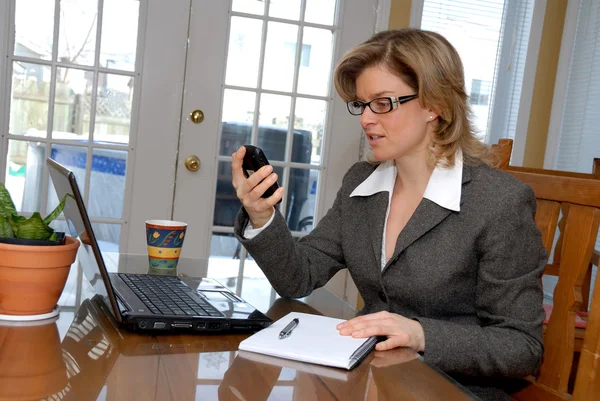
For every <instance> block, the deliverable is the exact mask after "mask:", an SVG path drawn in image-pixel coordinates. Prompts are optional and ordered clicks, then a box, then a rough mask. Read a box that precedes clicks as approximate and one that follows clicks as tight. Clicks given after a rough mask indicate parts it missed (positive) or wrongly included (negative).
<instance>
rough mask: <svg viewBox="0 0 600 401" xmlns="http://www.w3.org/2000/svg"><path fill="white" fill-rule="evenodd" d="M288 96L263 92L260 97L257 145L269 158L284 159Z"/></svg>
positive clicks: (290, 99)
mask: <svg viewBox="0 0 600 401" xmlns="http://www.w3.org/2000/svg"><path fill="white" fill-rule="evenodd" d="M291 101H292V98H291V97H290V96H281V95H270V94H263V95H262V96H261V99H260V113H259V116H260V118H259V120H258V123H259V126H260V127H259V130H258V146H259V147H260V148H261V149H262V150H263V151H264V152H265V155H266V156H267V158H268V159H269V160H282V161H283V160H284V159H285V144H286V140H287V132H288V126H289V121H290V117H289V116H290V106H291Z"/></svg>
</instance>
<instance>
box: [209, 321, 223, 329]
mask: <svg viewBox="0 0 600 401" xmlns="http://www.w3.org/2000/svg"><path fill="white" fill-rule="evenodd" d="M208 328H209V329H213V330H215V329H219V328H221V323H219V322H211V323H209V324H208Z"/></svg>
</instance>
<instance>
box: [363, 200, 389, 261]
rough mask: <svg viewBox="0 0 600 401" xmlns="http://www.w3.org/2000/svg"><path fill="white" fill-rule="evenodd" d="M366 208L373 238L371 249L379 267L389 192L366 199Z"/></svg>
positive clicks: (367, 222)
mask: <svg viewBox="0 0 600 401" xmlns="http://www.w3.org/2000/svg"><path fill="white" fill-rule="evenodd" d="M365 201H366V202H365V208H366V214H367V219H366V220H365V222H366V224H367V225H368V227H369V228H368V232H369V236H370V237H371V247H372V249H373V254H374V256H375V260H376V261H377V266H378V267H379V266H381V244H382V243H383V227H384V225H385V215H386V212H387V208H388V202H389V194H388V192H379V193H376V194H375V195H371V196H369V197H365Z"/></svg>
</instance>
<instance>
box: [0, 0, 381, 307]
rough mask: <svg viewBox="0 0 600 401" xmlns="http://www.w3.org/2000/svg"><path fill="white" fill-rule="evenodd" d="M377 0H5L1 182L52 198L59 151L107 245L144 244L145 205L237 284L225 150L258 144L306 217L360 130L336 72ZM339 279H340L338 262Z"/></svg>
mask: <svg viewBox="0 0 600 401" xmlns="http://www.w3.org/2000/svg"><path fill="white" fill-rule="evenodd" d="M379 3H380V1H378V0H368V1H360V2H355V1H349V0H270V1H264V0H229V1H225V0H188V1H177V2H164V1H160V0H128V1H123V0H91V1H90V0H85V1H84V0H55V1H48V0H6V1H2V2H0V20H1V22H2V23H0V51H1V53H2V57H0V75H1V79H0V89H1V90H0V93H1V94H2V95H1V96H0V128H1V129H0V131H1V132H0V134H1V135H2V140H1V141H0V170H3V172H4V174H3V182H5V183H6V184H7V186H9V189H10V190H11V193H12V194H13V197H14V198H15V202H16V203H17V208H18V209H19V210H20V211H21V212H22V213H24V214H28V213H31V212H33V211H35V210H38V209H41V210H42V211H44V210H46V211H47V210H50V209H51V208H52V207H53V206H54V205H55V204H56V202H57V199H56V196H55V195H54V191H53V189H52V185H51V182H50V180H49V178H48V175H47V172H46V170H45V167H44V159H45V157H48V156H53V157H55V158H57V159H59V161H61V162H63V163H64V164H66V165H67V166H69V167H70V168H71V169H73V170H74V171H75V172H76V176H77V179H78V181H79V184H80V187H81V188H82V190H83V193H84V198H85V202H86V206H87V208H88V212H89V214H90V216H91V219H92V223H93V227H94V230H95V231H96V234H97V237H98V238H99V240H100V241H101V247H102V248H103V250H104V251H120V252H129V253H142V254H143V253H145V252H146V245H145V236H144V221H145V220H147V219H170V218H173V219H177V220H182V221H186V222H187V223H188V224H189V227H188V236H187V237H186V241H185V243H184V247H183V256H187V257H207V256H212V257H213V258H214V259H215V260H219V261H220V262H221V263H219V266H221V267H220V268H219V269H220V270H216V268H212V269H211V271H209V274H211V275H213V274H214V275H216V276H220V275H225V276H227V277H231V274H233V277H234V279H233V280H229V279H228V281H229V282H230V283H231V285H232V286H234V287H236V286H237V284H236V281H237V280H235V277H241V276H242V275H253V274H259V271H258V269H257V267H256V266H255V264H254V263H253V261H252V259H251V258H247V255H246V253H245V251H244V250H243V249H241V248H240V247H239V245H238V244H237V241H236V240H235V238H234V237H233V235H232V233H233V229H232V226H233V221H234V217H235V214H236V213H237V211H238V210H239V207H240V205H239V202H238V201H237V200H236V198H235V194H234V193H233V188H232V187H231V177H230V160H231V153H232V152H233V151H234V150H235V149H236V148H237V146H239V145H241V144H246V143H250V144H254V145H258V146H260V147H261V148H263V150H264V151H265V153H266V155H267V157H268V158H269V159H270V160H271V162H272V164H273V165H274V167H275V170H276V171H277V172H278V173H279V175H280V180H279V183H280V185H283V186H284V187H285V188H286V194H285V196H284V200H283V202H282V204H281V212H282V213H283V214H284V216H285V217H286V219H287V221H288V224H289V225H290V228H291V229H292V231H293V235H294V236H296V237H300V236H302V235H305V234H306V233H307V232H309V231H310V230H311V229H312V227H313V226H314V224H316V222H317V221H318V219H319V218H320V216H322V215H323V213H324V212H325V211H326V210H327V208H328V207H329V206H330V205H331V204H332V203H333V200H334V197H335V194H336V192H337V189H338V188H339V186H340V184H341V179H342V177H343V174H344V173H345V171H346V170H347V169H348V167H349V166H350V165H351V164H352V163H353V162H354V161H356V160H357V159H358V154H359V147H360V138H361V136H362V131H361V129H360V126H359V124H358V121H357V120H356V119H353V118H352V117H351V116H350V115H348V113H347V111H346V108H345V105H344V104H343V102H342V101H341V100H340V99H338V98H337V95H336V94H335V91H334V90H333V85H332V83H331V74H332V71H333V68H334V66H335V63H336V61H337V60H338V59H339V58H340V57H341V55H342V54H343V53H344V52H345V51H347V50H348V49H349V48H351V47H352V46H354V45H356V44H357V43H360V42H361V41H363V40H365V39H366V38H368V37H369V36H370V35H371V34H372V33H373V30H374V27H375V26H376V22H377V21H376V19H377V15H378V13H377V12H374V11H377V10H378V7H380V5H379ZM382 3H386V2H382ZM388 6H389V5H388ZM383 14H384V15H387V14H386V13H383ZM42 214H43V213H42ZM54 226H55V228H58V229H65V230H66V228H67V227H66V225H65V223H64V221H57V222H55V223H54ZM223 266H229V267H227V268H225V267H223ZM229 269H232V270H231V271H232V272H233V273H231V272H230V271H229ZM226 271H227V272H226ZM219 273H221V274H219ZM336 282H337V284H335V283H336ZM334 285H337V287H338V288H337V290H336V292H338V293H340V294H343V293H344V292H345V289H346V285H347V280H346V276H345V275H343V276H341V277H340V278H339V279H338V280H337V281H335V280H334ZM235 290H236V291H237V292H238V293H239V292H244V291H243V290H242V289H241V288H238V287H236V288H235ZM257 306H258V305H257Z"/></svg>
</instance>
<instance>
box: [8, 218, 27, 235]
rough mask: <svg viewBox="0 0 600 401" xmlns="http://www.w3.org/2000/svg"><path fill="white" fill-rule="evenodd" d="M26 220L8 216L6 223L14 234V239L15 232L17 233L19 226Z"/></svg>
mask: <svg viewBox="0 0 600 401" xmlns="http://www.w3.org/2000/svg"><path fill="white" fill-rule="evenodd" d="M26 220H27V218H26V217H23V216H17V215H16V214H12V215H10V216H8V222H9V224H10V227H11V228H12V230H13V233H14V234H15V237H16V236H17V232H18V231H19V224H21V223H24V222H25V221H26Z"/></svg>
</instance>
